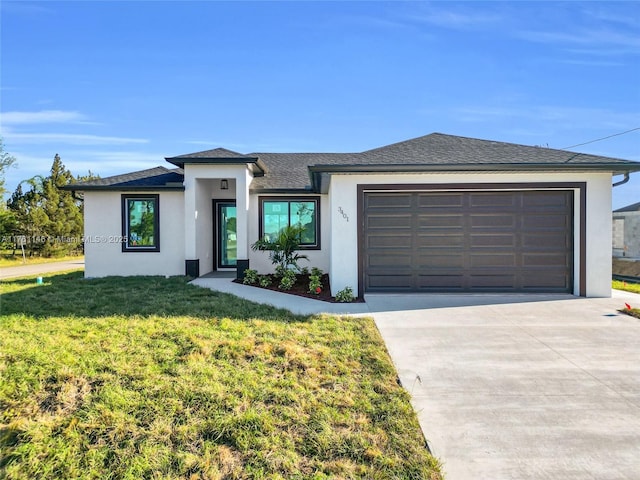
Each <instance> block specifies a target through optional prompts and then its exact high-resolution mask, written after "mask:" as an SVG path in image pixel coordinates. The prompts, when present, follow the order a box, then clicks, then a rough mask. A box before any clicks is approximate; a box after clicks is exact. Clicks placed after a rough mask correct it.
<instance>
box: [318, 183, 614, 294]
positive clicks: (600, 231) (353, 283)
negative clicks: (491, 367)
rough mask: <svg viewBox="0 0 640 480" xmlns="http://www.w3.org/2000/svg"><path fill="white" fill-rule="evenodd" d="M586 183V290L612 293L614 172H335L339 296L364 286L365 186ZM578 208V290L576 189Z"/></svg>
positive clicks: (333, 222) (334, 279)
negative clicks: (361, 206) (361, 192)
mask: <svg viewBox="0 0 640 480" xmlns="http://www.w3.org/2000/svg"><path fill="white" fill-rule="evenodd" d="M540 182H571V183H575V182H585V183H586V185H587V186H586V195H587V201H586V208H587V212H586V213H587V224H586V236H587V239H586V240H587V242H586V245H587V248H586V269H587V278H586V294H587V296H590V297H608V296H610V295H611V284H610V278H611V257H610V253H609V252H610V251H611V233H610V232H611V175H610V174H609V173H576V172H574V173H547V174H529V173H513V174H508V173H504V174H499V173H473V174H432V175H414V174H406V175H403V174H398V175H333V176H332V178H331V184H330V187H329V197H330V210H331V218H330V221H329V224H330V230H331V232H330V242H331V253H330V262H329V263H330V268H329V270H330V274H331V289H332V293H333V294H335V293H336V292H337V291H339V290H341V289H343V288H344V287H347V286H348V287H351V288H353V290H354V292H355V291H356V290H357V286H358V221H357V214H358V198H357V186H358V185H359V184H376V185H383V184H418V185H420V184H458V185H459V184H465V183H469V184H480V183H540ZM575 195H576V201H575V211H574V215H575V218H574V244H575V246H574V248H575V250H574V251H575V254H574V293H575V294H579V283H580V256H579V245H580V240H581V239H580V228H579V227H580V221H579V219H580V201H579V193H578V191H577V190H576V194H575Z"/></svg>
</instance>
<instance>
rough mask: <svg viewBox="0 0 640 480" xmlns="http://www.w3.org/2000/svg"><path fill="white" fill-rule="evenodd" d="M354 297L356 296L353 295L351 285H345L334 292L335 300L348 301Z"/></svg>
mask: <svg viewBox="0 0 640 480" xmlns="http://www.w3.org/2000/svg"><path fill="white" fill-rule="evenodd" d="M355 299H356V297H354V296H353V290H351V287H345V288H343V289H342V290H340V291H339V292H338V293H336V302H341V303H350V302H353V301H354V300H355Z"/></svg>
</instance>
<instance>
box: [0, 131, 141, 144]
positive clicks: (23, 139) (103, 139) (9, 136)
mask: <svg viewBox="0 0 640 480" xmlns="http://www.w3.org/2000/svg"><path fill="white" fill-rule="evenodd" d="M2 134H3V136H4V137H5V139H6V140H7V142H11V143H13V144H25V143H29V144H34V143H52V142H55V143H63V144H68V145H125V144H143V143H149V140H147V139H145V138H128V137H110V136H101V135H88V134H82V133H20V132H14V131H10V130H6V129H5V130H4V131H3V133H2Z"/></svg>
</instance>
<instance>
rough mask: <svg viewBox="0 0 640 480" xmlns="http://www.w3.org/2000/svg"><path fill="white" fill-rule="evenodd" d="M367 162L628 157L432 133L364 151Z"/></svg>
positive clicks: (502, 161) (529, 161)
mask: <svg viewBox="0 0 640 480" xmlns="http://www.w3.org/2000/svg"><path fill="white" fill-rule="evenodd" d="M359 159H360V161H361V162H362V163H364V164H368V165H371V164H407V163H409V164H431V165H451V164H483V165H487V164H490V165H501V164H553V165H559V164H572V165H575V164H610V163H612V161H613V162H622V163H626V162H628V161H627V160H620V159H613V158H608V157H600V156H597V155H589V154H586V153H575V152H569V151H567V150H556V149H553V148H545V147H532V146H527V145H518V144H515V143H506V142H497V141H493V140H480V139H477V138H468V137H458V136H455V135H445V134H442V133H432V134H430V135H425V136H423V137H418V138H414V139H411V140H406V141H404V142H399V143H394V144H392V145H387V146H385V147H379V148H375V149H373V150H367V151H366V152H363V153H362V155H361V156H360V157H359Z"/></svg>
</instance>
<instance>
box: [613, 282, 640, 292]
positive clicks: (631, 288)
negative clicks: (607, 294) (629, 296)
mask: <svg viewBox="0 0 640 480" xmlns="http://www.w3.org/2000/svg"><path fill="white" fill-rule="evenodd" d="M611 288H615V289H616V290H624V291H625V292H632V293H640V283H633V282H623V281H622V280H614V281H613V282H612V283H611Z"/></svg>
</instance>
